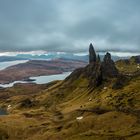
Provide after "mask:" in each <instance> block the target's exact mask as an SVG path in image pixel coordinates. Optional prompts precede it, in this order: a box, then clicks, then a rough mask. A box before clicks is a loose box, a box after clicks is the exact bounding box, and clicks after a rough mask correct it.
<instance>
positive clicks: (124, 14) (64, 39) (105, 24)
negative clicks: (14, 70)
mask: <svg viewBox="0 0 140 140" xmlns="http://www.w3.org/2000/svg"><path fill="white" fill-rule="evenodd" d="M139 13H140V1H139V0H134V1H133V0H59V1H58V0H0V51H34V50H45V51H59V52H60V51H63V52H84V51H87V47H88V44H89V43H90V42H93V43H94V45H95V46H96V49H97V50H98V51H114V52H139V53H140V14H139Z"/></svg>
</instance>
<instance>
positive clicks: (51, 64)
mask: <svg viewBox="0 0 140 140" xmlns="http://www.w3.org/2000/svg"><path fill="white" fill-rule="evenodd" d="M86 64H87V63H86V62H84V61H79V60H70V59H55V60H49V61H46V60H30V61H28V62H26V63H22V64H17V65H14V66H10V67H8V68H6V69H4V70H1V71H0V83H1V84H5V83H10V82H14V81H20V80H28V79H29V78H30V77H34V76H40V75H53V74H61V73H63V72H70V71H73V70H74V69H76V68H79V67H84V66H85V65H86Z"/></svg>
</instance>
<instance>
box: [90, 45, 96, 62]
mask: <svg viewBox="0 0 140 140" xmlns="http://www.w3.org/2000/svg"><path fill="white" fill-rule="evenodd" d="M94 62H96V53H95V50H94V47H93V45H92V44H90V45H89V64H91V63H94Z"/></svg>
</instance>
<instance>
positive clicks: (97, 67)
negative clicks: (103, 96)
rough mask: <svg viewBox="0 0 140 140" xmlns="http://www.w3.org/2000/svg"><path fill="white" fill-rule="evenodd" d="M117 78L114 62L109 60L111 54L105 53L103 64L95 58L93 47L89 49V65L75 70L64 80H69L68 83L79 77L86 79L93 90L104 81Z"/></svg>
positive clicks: (98, 58)
mask: <svg viewBox="0 0 140 140" xmlns="http://www.w3.org/2000/svg"><path fill="white" fill-rule="evenodd" d="M117 76H118V70H117V68H116V67H115V63H114V61H113V60H112V59H111V54H110V53H106V55H105V56H104V59H103V62H101V60H100V56H99V55H98V56H97V57H96V53H95V51H94V48H93V45H92V44H90V47H89V65H87V66H86V67H85V68H80V69H76V70H75V71H74V72H73V73H72V74H71V75H70V76H69V77H67V78H66V79H65V80H69V81H70V83H72V82H73V81H75V80H77V79H79V78H80V77H82V78H86V79H88V81H89V87H90V88H95V87H97V86H100V85H101V84H102V83H103V82H104V81H106V80H108V79H110V78H114V77H117Z"/></svg>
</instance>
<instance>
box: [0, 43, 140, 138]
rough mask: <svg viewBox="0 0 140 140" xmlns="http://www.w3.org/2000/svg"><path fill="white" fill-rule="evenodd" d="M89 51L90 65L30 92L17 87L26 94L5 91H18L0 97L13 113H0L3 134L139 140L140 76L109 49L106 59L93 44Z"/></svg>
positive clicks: (12, 136) (22, 136)
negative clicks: (116, 60)
mask: <svg viewBox="0 0 140 140" xmlns="http://www.w3.org/2000/svg"><path fill="white" fill-rule="evenodd" d="M89 53H90V56H92V57H91V59H90V58H89V59H90V60H89V64H88V65H87V66H86V67H84V68H79V69H76V70H75V71H74V72H73V73H72V74H71V75H70V76H69V77H67V78H66V79H65V80H64V81H56V82H53V83H50V84H49V85H44V86H43V89H42V90H40V88H41V86H39V90H38V93H36V92H35V94H33V93H32V92H31V91H30V92H29V96H28V92H26V86H24V87H23V86H22V88H20V87H19V86H18V90H19V91H18V92H19V93H20V94H21V95H22V97H21V96H20V95H19V96H17V95H15V90H16V87H14V88H10V89H8V90H6V92H8V91H13V92H12V93H13V94H14V95H13V96H9V97H6V98H5V100H2V101H1V102H0V105H2V106H3V107H5V108H7V107H9V105H10V108H8V109H9V110H8V112H9V113H10V115H7V116H3V117H1V118H0V131H2V132H3V133H0V135H3V137H7V139H10V140H12V139H14V140H18V139H27V140H32V139H34V140H40V139H41V140H139V138H140V115H139V114H140V104H139V101H140V90H139V85H140V75H139V74H138V75H137V76H135V75H126V74H124V73H122V72H121V71H120V70H119V68H120V67H118V66H117V68H116V65H115V63H114V62H113V60H112V59H111V55H110V54H109V53H106V55H105V56H104V59H103V61H101V60H100V57H99V56H98V55H97V54H96V52H95V50H94V48H93V45H92V44H90V49H89ZM90 56H89V57H90ZM124 68H125V65H124ZM34 86H35V85H32V88H33V89H34V90H36V88H35V87H34ZM20 89H22V90H21V91H20ZM30 90H31V89H30ZM36 91H37V90H36ZM1 92H2V93H3V95H4V92H5V91H3V90H1ZM24 92H25V93H26V95H25V96H24V95H23V93H24ZM9 94H10V93H9ZM11 122H12V123H11ZM11 124H12V125H11ZM19 124H20V125H19Z"/></svg>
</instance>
